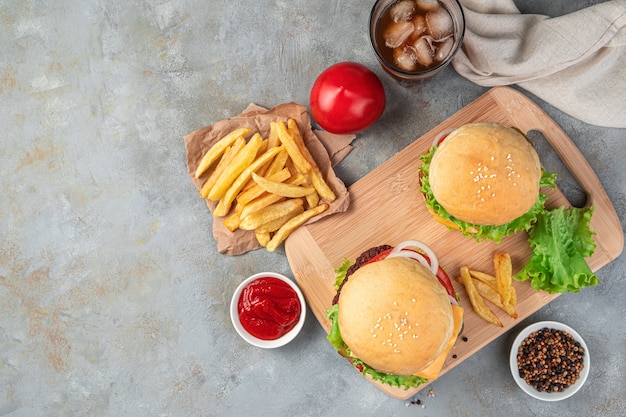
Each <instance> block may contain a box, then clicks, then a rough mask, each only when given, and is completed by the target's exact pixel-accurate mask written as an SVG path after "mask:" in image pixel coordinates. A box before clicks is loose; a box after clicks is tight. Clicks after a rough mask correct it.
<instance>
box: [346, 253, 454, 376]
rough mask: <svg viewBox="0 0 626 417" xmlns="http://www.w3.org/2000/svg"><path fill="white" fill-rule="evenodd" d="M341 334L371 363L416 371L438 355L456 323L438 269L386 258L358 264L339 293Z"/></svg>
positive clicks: (384, 369) (391, 369)
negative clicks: (436, 270) (437, 274)
mask: <svg viewBox="0 0 626 417" xmlns="http://www.w3.org/2000/svg"><path fill="white" fill-rule="evenodd" d="M338 323H339V328H340V329H341V337H342V338H343V341H344V342H345V343H346V344H347V345H348V347H349V348H350V350H351V351H352V354H353V356H356V357H358V358H359V359H361V360H362V361H363V362H365V363H366V364H368V365H369V366H370V367H372V368H374V369H376V370H378V371H381V372H386V373H393V374H396V375H413V374H416V373H418V372H419V371H421V370H423V369H424V368H426V367H427V366H428V365H430V364H431V363H432V362H433V361H434V360H435V359H436V358H437V356H439V355H440V354H441V353H442V352H443V350H444V349H445V348H446V345H447V343H448V341H449V340H450V338H451V337H452V332H453V329H454V320H453V316H452V307H451V305H450V300H449V298H448V294H447V293H446V291H445V289H444V288H443V287H442V286H441V284H439V281H438V280H437V278H436V277H435V276H434V275H433V273H432V272H431V271H430V270H429V269H428V268H426V267H424V266H423V265H421V264H420V263H418V262H417V261H415V260H412V259H407V258H401V257H397V258H387V259H384V260H382V261H378V262H374V263H371V264H367V265H364V266H362V267H361V268H359V269H358V270H357V271H356V272H355V273H354V274H353V275H351V276H350V279H349V280H348V281H347V282H346V284H345V285H344V286H343V288H342V290H341V294H340V296H339V313H338Z"/></svg>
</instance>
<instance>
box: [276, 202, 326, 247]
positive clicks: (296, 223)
mask: <svg viewBox="0 0 626 417" xmlns="http://www.w3.org/2000/svg"><path fill="white" fill-rule="evenodd" d="M327 209H328V204H327V203H322V204H320V205H319V206H316V207H313V208H311V209H308V210H305V211H304V212H303V213H302V214H298V215H297V216H295V217H293V218H292V219H290V220H288V221H287V223H285V224H284V225H282V226H281V227H280V229H278V230H277V231H276V233H274V236H272V239H271V240H270V241H269V243H268V244H267V246H266V247H265V248H266V249H267V251H268V252H274V251H275V250H276V248H277V247H278V245H280V244H281V243H282V242H283V241H284V240H285V239H287V237H289V235H290V234H291V233H292V232H293V231H294V230H295V229H297V228H298V227H300V226H302V225H303V224H304V223H306V222H307V221H308V220H309V219H310V218H312V217H315V216H317V215H318V214H321V213H323V212H324V211H326V210H327Z"/></svg>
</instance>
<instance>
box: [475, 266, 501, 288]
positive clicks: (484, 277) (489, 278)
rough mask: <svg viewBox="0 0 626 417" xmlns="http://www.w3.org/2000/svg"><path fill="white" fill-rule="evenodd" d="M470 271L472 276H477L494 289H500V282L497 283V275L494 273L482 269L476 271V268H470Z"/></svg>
mask: <svg viewBox="0 0 626 417" xmlns="http://www.w3.org/2000/svg"><path fill="white" fill-rule="evenodd" d="M469 273H470V275H471V276H472V278H476V279H477V280H479V281H482V282H484V283H485V284H487V285H489V286H490V287H491V288H493V289H494V290H497V289H498V284H496V277H494V276H493V275H491V274H488V273H486V272H482V271H476V270H475V269H470V270H469Z"/></svg>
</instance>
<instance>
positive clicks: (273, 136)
mask: <svg viewBox="0 0 626 417" xmlns="http://www.w3.org/2000/svg"><path fill="white" fill-rule="evenodd" d="M267 139H268V141H269V145H268V146H270V147H274V146H279V145H280V139H279V138H278V131H277V130H276V122H270V134H269V136H268V137H267Z"/></svg>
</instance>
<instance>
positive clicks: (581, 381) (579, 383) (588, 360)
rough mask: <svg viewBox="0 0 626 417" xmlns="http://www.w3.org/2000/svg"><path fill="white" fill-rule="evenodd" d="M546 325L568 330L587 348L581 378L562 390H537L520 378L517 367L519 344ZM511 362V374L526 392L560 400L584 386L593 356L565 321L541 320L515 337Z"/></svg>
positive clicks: (549, 327)
mask: <svg viewBox="0 0 626 417" xmlns="http://www.w3.org/2000/svg"><path fill="white" fill-rule="evenodd" d="M544 327H547V328H548V329H556V330H564V331H566V332H567V333H569V334H570V335H572V336H573V337H574V339H575V340H576V341H577V342H578V343H580V345H581V346H582V347H583V348H584V349H585V355H584V356H583V365H584V367H583V369H582V370H581V372H580V376H579V378H578V379H577V380H576V382H575V383H574V384H573V385H570V386H569V387H567V388H565V389H564V390H563V391H561V392H540V391H537V390H536V389H535V388H533V387H532V386H531V385H529V384H528V383H526V381H524V379H523V378H520V376H519V370H518V367H517V350H518V348H519V346H520V345H521V344H522V341H523V340H524V339H525V338H526V337H527V336H528V335H529V334H531V333H532V332H535V331H537V330H541V329H543V328H544ZM509 364H510V366H511V374H512V375H513V379H514V380H515V382H516V383H517V385H519V387H520V388H521V389H522V390H523V391H524V392H525V393H527V394H528V395H530V396H531V397H534V398H536V399H538V400H542V401H560V400H564V399H566V398H569V397H571V396H572V395H574V394H575V393H576V392H577V391H578V390H579V389H580V388H581V387H582V386H583V384H584V383H585V381H586V380H587V376H588V375H589V367H590V366H591V358H590V357H589V349H587V345H586V344H585V341H584V340H583V338H582V337H581V336H580V335H579V334H578V333H577V332H576V331H575V330H574V329H572V328H571V327H569V326H567V325H565V324H563V323H559V322H557V321H540V322H537V323H534V324H531V325H530V326H528V327H526V328H525V329H524V330H522V331H521V332H520V333H519V334H518V335H517V337H516V338H515V341H514V342H513V346H511V354H510V357H509Z"/></svg>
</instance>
